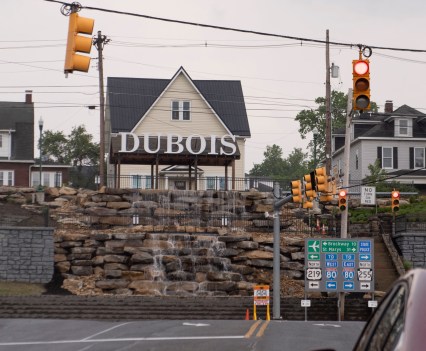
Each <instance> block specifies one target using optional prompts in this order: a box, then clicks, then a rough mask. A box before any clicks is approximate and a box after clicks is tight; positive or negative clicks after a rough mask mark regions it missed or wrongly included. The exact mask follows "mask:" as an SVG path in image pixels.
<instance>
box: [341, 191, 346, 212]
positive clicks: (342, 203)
mask: <svg viewBox="0 0 426 351" xmlns="http://www.w3.org/2000/svg"><path fill="white" fill-rule="evenodd" d="M347 206H348V201H347V192H346V190H340V191H339V209H340V211H344V210H346V208H347Z"/></svg>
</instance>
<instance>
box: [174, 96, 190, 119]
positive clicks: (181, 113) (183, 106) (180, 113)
mask: <svg viewBox="0 0 426 351" xmlns="http://www.w3.org/2000/svg"><path fill="white" fill-rule="evenodd" d="M190 119H191V103H190V102H189V101H178V100H175V101H172V120H173V121H189V120H190Z"/></svg>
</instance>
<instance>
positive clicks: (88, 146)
mask: <svg viewBox="0 0 426 351" xmlns="http://www.w3.org/2000/svg"><path fill="white" fill-rule="evenodd" d="M92 139H93V136H92V135H91V134H89V133H87V131H86V128H85V127H84V126H78V127H74V128H73V129H72V131H71V134H70V135H69V136H68V143H67V147H68V159H69V160H70V162H71V163H72V165H73V166H76V167H78V168H80V169H81V167H83V166H94V165H97V164H98V163H99V144H98V143H93V142H92Z"/></svg>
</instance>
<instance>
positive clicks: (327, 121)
mask: <svg viewBox="0 0 426 351" xmlns="http://www.w3.org/2000/svg"><path fill="white" fill-rule="evenodd" d="M325 40H326V44H325V69H326V76H325V169H326V172H327V174H331V86H330V42H329V34H328V29H327V31H326V39H325Z"/></svg>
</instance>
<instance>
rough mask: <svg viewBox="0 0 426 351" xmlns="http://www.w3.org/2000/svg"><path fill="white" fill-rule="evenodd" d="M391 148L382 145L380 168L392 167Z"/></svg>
mask: <svg viewBox="0 0 426 351" xmlns="http://www.w3.org/2000/svg"><path fill="white" fill-rule="evenodd" d="M392 155H393V148H391V147H384V148H383V149H382V168H393V158H392Z"/></svg>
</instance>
